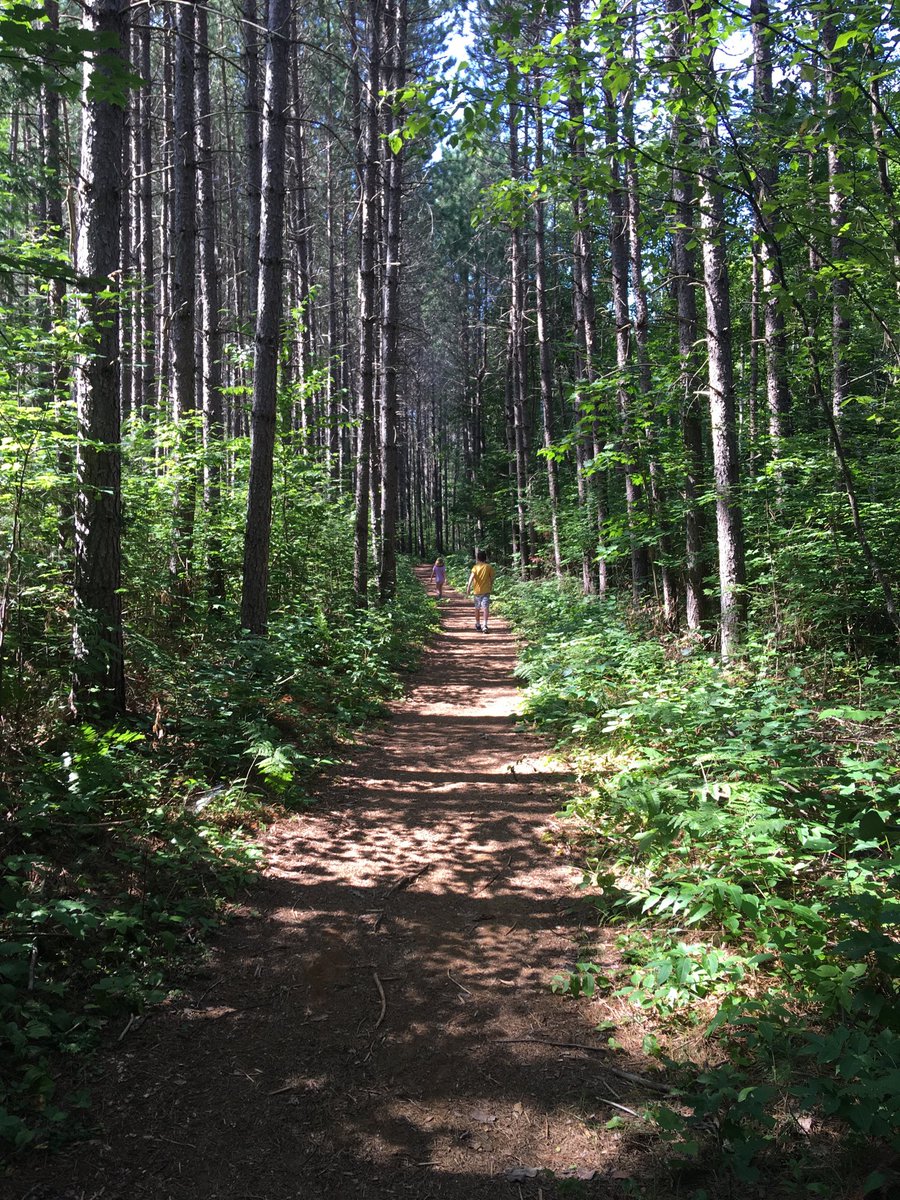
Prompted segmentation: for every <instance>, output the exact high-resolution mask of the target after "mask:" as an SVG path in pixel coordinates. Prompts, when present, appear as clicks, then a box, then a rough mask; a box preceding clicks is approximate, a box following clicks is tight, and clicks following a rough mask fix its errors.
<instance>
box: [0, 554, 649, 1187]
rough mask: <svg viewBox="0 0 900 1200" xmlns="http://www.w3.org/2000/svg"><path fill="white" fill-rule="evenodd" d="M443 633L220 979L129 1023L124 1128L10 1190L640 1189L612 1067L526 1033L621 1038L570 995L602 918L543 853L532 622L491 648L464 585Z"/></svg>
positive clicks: (554, 791)
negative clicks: (526, 699)
mask: <svg viewBox="0 0 900 1200" xmlns="http://www.w3.org/2000/svg"><path fill="white" fill-rule="evenodd" d="M419 574H420V578H421V579H422V582H423V585H424V584H425V583H426V581H427V577H428V571H427V569H425V568H422V569H420V572H419ZM441 619H442V629H441V632H440V634H439V635H438V636H437V637H436V638H435V639H434V641H433V642H432V644H431V646H430V647H429V648H428V649H427V650H426V652H425V654H424V657H423V661H422V663H421V666H420V668H419V669H418V671H417V673H416V675H415V676H414V677H413V678H412V680H411V683H410V687H409V690H408V692H407V695H406V697H405V698H404V699H403V700H400V701H398V702H396V703H394V704H393V705H392V706H391V716H390V719H389V720H388V721H387V722H386V723H385V724H384V725H382V726H379V727H378V728H376V729H374V730H371V731H370V732H369V734H368V736H367V737H366V739H365V740H364V741H363V742H362V743H361V744H360V745H359V746H358V747H357V749H356V750H355V752H354V755H353V761H352V762H351V763H350V764H349V765H344V766H342V767H341V768H339V769H337V770H336V771H335V772H334V773H333V774H332V776H331V778H329V779H327V780H326V781H325V783H324V785H323V793H324V794H323V800H322V803H321V804H320V805H318V806H317V807H316V808H315V809H314V810H313V811H311V812H308V813H304V814H301V815H298V816H296V817H293V818H291V819H289V820H284V821H281V822H280V823H278V824H277V825H275V826H274V827H273V828H272V829H271V830H270V831H269V833H268V835H267V838H266V844H267V852H268V862H269V867H268V870H267V872H266V874H265V876H264V878H263V880H262V883H261V886H260V888H259V889H258V891H257V892H256V893H255V895H254V897H253V904H254V905H255V909H254V911H253V912H252V913H250V914H248V915H246V916H245V917H243V918H242V919H240V920H238V921H237V922H235V923H234V924H233V925H232V926H230V927H229V928H228V929H226V930H225V931H224V932H223V934H222V935H221V937H220V938H219V939H218V941H217V942H216V944H215V948H214V950H213V956H212V961H211V963H210V964H209V967H208V969H207V970H206V971H205V972H204V973H203V975H202V976H201V977H198V978H192V979H191V980H190V981H189V983H188V984H187V986H186V989H185V993H184V995H182V996H180V997H179V998H177V999H175V1000H173V1001H172V1002H170V1003H169V1004H167V1005H165V1006H163V1007H162V1008H161V1009H159V1010H157V1011H155V1012H153V1013H152V1014H151V1015H150V1016H149V1017H148V1018H147V1019H146V1020H145V1021H144V1022H143V1023H142V1024H140V1026H139V1028H133V1029H131V1030H130V1031H129V1032H128V1034H127V1036H125V1037H123V1038H121V1040H119V1041H116V1038H117V1037H118V1036H119V1033H120V1031H119V1030H118V1029H116V1030H114V1031H111V1037H110V1045H109V1047H108V1048H107V1049H106V1051H105V1052H104V1054H103V1055H102V1056H101V1061H100V1078H99V1079H98V1080H94V1081H93V1083H92V1085H91V1087H92V1093H93V1095H94V1099H95V1102H96V1108H95V1116H96V1119H97V1121H98V1124H99V1128H100V1130H101V1133H100V1135H99V1136H98V1137H97V1138H96V1139H95V1140H93V1141H91V1142H88V1143H82V1144H81V1145H80V1146H74V1147H72V1148H70V1149H69V1150H68V1151H64V1152H62V1153H61V1154H58V1155H56V1156H54V1157H47V1158H46V1159H43V1160H41V1161H40V1162H39V1163H37V1164H36V1163H35V1161H34V1160H33V1159H32V1160H31V1161H30V1163H29V1164H28V1170H27V1175H26V1173H25V1171H22V1172H21V1173H17V1174H16V1175H14V1176H13V1180H14V1185H15V1186H14V1188H13V1191H12V1192H11V1193H7V1194H10V1195H12V1196H14V1197H16V1200H19V1198H22V1200H24V1197H26V1196H27V1197H28V1198H29V1200H75V1198H78V1200H100V1198H101V1197H102V1198H103V1200H118V1198H121V1200H125V1198H126V1197H127V1198H128V1200H164V1198H172V1200H197V1198H200V1200H226V1198H227V1200H282V1198H287V1197H304V1198H306V1200H310V1198H318V1197H322V1198H326V1197H328V1198H332V1197H333V1198H337V1197H345V1196H346V1197H361V1198H370V1197H371V1198H374V1197H383V1196H384V1197H386V1196H412V1197H459V1198H460V1200H462V1198H463V1197H465V1198H466V1200H477V1198H479V1197H489V1196H490V1197H497V1196H500V1197H504V1196H509V1197H510V1198H511V1200H517V1198H518V1197H519V1196H520V1195H525V1196H529V1197H530V1196H534V1197H538V1195H539V1194H540V1195H542V1196H544V1197H550V1196H554V1195H556V1184H554V1182H553V1180H552V1178H549V1177H547V1176H543V1177H541V1178H534V1177H527V1176H526V1177H524V1178H523V1179H522V1180H521V1181H519V1180H515V1179H512V1180H511V1179H510V1178H508V1176H507V1172H509V1171H510V1170H511V1169H514V1168H518V1167H525V1168H545V1169H549V1170H552V1171H554V1172H556V1173H557V1176H564V1175H565V1173H566V1172H568V1173H570V1174H571V1173H572V1172H573V1171H574V1170H576V1169H578V1170H580V1171H581V1172H582V1177H585V1176H587V1175H589V1174H590V1173H591V1172H597V1175H596V1176H595V1180H594V1182H593V1183H592V1184H590V1185H589V1187H590V1194H591V1195H613V1194H621V1193H619V1192H617V1190H616V1185H615V1184H614V1183H613V1179H614V1178H616V1176H617V1175H618V1176H619V1177H621V1172H619V1171H618V1170H617V1168H618V1163H617V1149H616V1148H617V1139H618V1138H619V1137H620V1136H621V1135H619V1134H613V1133H611V1132H608V1131H606V1130H605V1128H604V1124H605V1122H606V1121H607V1120H608V1118H609V1117H610V1116H612V1115H613V1111H614V1110H611V1109H610V1108H608V1107H606V1105H605V1100H604V1098H606V1099H609V1098H610V1097H611V1096H612V1097H621V1089H622V1084H621V1082H618V1081H615V1080H610V1078H609V1076H608V1075H607V1074H606V1072H604V1071H603V1069H602V1065H603V1063H604V1062H605V1061H606V1056H605V1055H590V1054H585V1053H583V1052H581V1051H574V1052H568V1051H565V1050H561V1049H559V1048H557V1047H553V1046H549V1045H526V1044H523V1043H521V1042H513V1043H510V1042H508V1041H507V1040H506V1039H516V1038H519V1039H526V1038H532V1037H533V1038H545V1039H549V1040H554V1041H558V1042H566V1041H575V1042H581V1043H584V1042H589V1043H591V1044H592V1045H595V1046H598V1047H599V1046H600V1045H602V1041H603V1037H604V1036H605V1035H598V1034H597V1033H596V1032H594V1030H593V1024H594V1022H596V1021H597V1019H598V1010H597V1009H596V1007H594V1006H590V1005H586V1004H584V1003H574V1002H571V1001H570V1002H565V1001H563V1000H561V999H560V998H559V997H557V996H554V995H552V994H551V993H550V991H549V987H548V985H549V982H550V979H551V977H552V976H553V974H554V973H555V972H556V971H557V970H564V969H565V968H566V967H567V966H569V965H571V962H572V959H573V955H574V953H575V948H576V944H577V942H578V940H579V930H578V925H579V913H580V912H581V911H582V910H581V907H580V906H581V902H580V901H579V899H578V893H577V890H576V888H577V883H578V879H579V874H578V872H577V871H576V870H575V869H574V867H573V866H572V865H571V864H570V863H569V862H567V860H566V859H565V858H564V857H560V856H558V855H557V854H555V853H554V852H553V850H552V848H551V847H550V846H548V844H547V842H546V841H545V840H542V837H541V835H542V832H543V831H544V830H545V829H546V828H547V826H548V824H550V823H552V818H553V813H554V810H555V807H556V805H557V802H558V800H559V798H560V795H561V787H562V780H561V777H560V776H559V774H558V772H557V773H554V770H553V768H552V767H551V766H550V765H549V764H548V762H547V759H546V758H545V755H546V750H547V747H546V746H545V745H544V744H542V743H541V742H540V740H539V739H537V738H536V737H535V736H534V735H532V734H530V733H528V732H523V731H521V730H520V729H518V728H517V726H516V721H515V715H514V714H515V707H516V700H517V689H516V685H515V682H514V679H513V676H512V670H513V667H514V664H515V654H516V649H515V643H514V640H513V637H512V635H511V633H510V631H509V628H508V627H507V626H506V625H505V623H504V622H502V621H500V620H497V619H495V620H494V621H493V627H492V630H491V632H490V634H488V635H487V636H485V635H482V634H478V633H476V632H475V629H474V623H473V617H472V609H471V606H470V604H469V602H468V601H467V600H466V599H464V598H463V597H462V596H460V595H459V594H458V593H454V592H453V591H452V590H451V589H448V599H447V600H446V601H445V603H444V605H443V606H442V618H441ZM617 1062H619V1063H620V1065H626V1066H627V1065H628V1064H627V1063H621V1062H620V1060H618V1059H617ZM626 1087H627V1085H626ZM619 1149H620V1150H624V1145H623V1146H620V1147H619ZM24 1165H25V1164H23V1166H24ZM532 1175H533V1172H532ZM582 1186H584V1185H582ZM16 1187H18V1190H16ZM607 1189H609V1190H607Z"/></svg>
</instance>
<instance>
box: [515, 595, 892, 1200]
mask: <svg viewBox="0 0 900 1200" xmlns="http://www.w3.org/2000/svg"><path fill="white" fill-rule="evenodd" d="M500 590H501V601H500V602H501V604H502V607H503V610H504V612H505V613H506V614H507V615H508V616H509V617H510V618H511V619H512V620H513V622H514V624H515V626H516V628H517V630H518V632H519V633H520V634H522V635H523V636H524V638H525V639H526V640H527V647H526V648H525V650H524V651H523V654H522V659H521V665H520V668H519V670H520V674H521V676H522V678H523V680H524V681H525V683H526V684H527V692H526V700H525V716H526V718H527V719H528V720H530V721H533V722H535V723H536V724H537V725H539V726H540V727H541V728H543V729H544V730H546V731H548V732H550V733H552V734H554V735H555V736H556V737H557V739H558V740H559V742H560V743H561V744H562V746H563V747H564V748H565V752H566V754H567V756H568V757H569V758H570V759H571V760H572V761H573V762H574V763H575V764H576V765H577V768H578V774H579V783H580V786H579V787H578V789H577V791H576V792H575V794H574V795H573V797H572V798H571V800H570V802H569V804H568V806H567V809H566V812H567V814H568V815H569V816H570V817H572V818H574V819H575V821H576V822H577V823H578V825H579V827H580V829H581V834H580V836H579V839H578V841H579V846H580V851H581V852H582V853H583V857H584V861H585V873H584V888H585V892H586V894H587V895H588V896H589V897H590V898H591V899H592V901H593V903H594V904H595V905H596V908H597V913H598V921H599V922H601V923H602V924H603V925H604V926H605V927H606V929H607V931H609V930H611V929H615V930H617V931H618V937H617V940H616V952H615V953H614V954H610V955H607V956H606V957H605V958H604V956H600V957H599V959H598V961H594V958H593V957H592V955H591V953H590V952H588V953H586V954H584V955H583V961H580V962H578V963H577V965H576V966H575V968H574V970H572V971H571V973H570V974H568V975H566V976H562V977H559V978H557V980H556V981H555V984H554V986H555V987H556V988H557V989H558V990H560V991H562V992H565V993H568V994H570V995H572V996H587V997H596V998H597V999H598V1000H600V999H604V998H605V999H608V998H609V997H611V996H615V997H618V1001H617V1008H618V1010H619V1011H621V1003H622V1001H623V1000H624V1001H627V1004H628V1006H629V1008H630V1011H631V1012H632V1013H633V1014H634V1022H635V1025H636V1026H637V1027H639V1028H644V1029H649V1030H652V1031H654V1032H650V1033H648V1034H647V1036H646V1037H645V1039H644V1049H645V1050H646V1051H649V1052H650V1053H653V1054H656V1055H657V1056H658V1057H660V1058H661V1059H662V1060H663V1061H664V1062H665V1063H666V1065H667V1066H668V1067H669V1068H671V1071H672V1078H674V1079H675V1080H677V1081H678V1089H677V1092H676V1093H675V1095H674V1096H673V1099H672V1102H671V1103H665V1104H660V1105H656V1106H653V1107H651V1108H650V1109H648V1110H647V1113H646V1115H647V1116H650V1117H652V1119H653V1120H654V1121H655V1122H656V1125H657V1126H658V1128H659V1129H660V1130H661V1131H662V1134H663V1136H664V1137H665V1138H666V1139H667V1140H668V1141H669V1142H670V1143H671V1154H672V1156H673V1158H674V1160H675V1161H681V1162H684V1163H685V1164H688V1165H689V1164H691V1163H693V1164H694V1165H695V1166H696V1164H697V1162H698V1161H699V1162H703V1161H707V1162H709V1161H715V1162H716V1163H717V1164H718V1165H719V1167H720V1168H723V1167H727V1169H728V1170H729V1171H732V1172H734V1173H736V1174H737V1176H738V1177H739V1178H743V1179H746V1180H751V1179H754V1178H757V1179H758V1178H760V1177H761V1176H762V1177H767V1176H768V1175H769V1173H770V1172H773V1171H777V1172H778V1173H779V1175H780V1177H781V1178H783V1179H787V1178H790V1179H792V1180H793V1185H795V1186H796V1188H797V1191H794V1192H792V1193H791V1194H798V1192H802V1194H809V1195H837V1194H841V1192H840V1189H839V1188H838V1189H836V1188H835V1183H834V1178H833V1172H834V1169H835V1162H836V1153H837V1150H836V1148H840V1154H845V1153H846V1154H850V1155H852V1154H853V1153H854V1146H856V1147H860V1146H864V1145H868V1147H869V1152H868V1154H867V1157H866V1165H865V1168H864V1170H863V1172H862V1175H863V1177H864V1178H865V1183H864V1185H863V1190H862V1192H861V1193H858V1194H869V1193H874V1192H875V1191H876V1190H877V1189H878V1188H879V1187H881V1186H882V1185H884V1184H886V1182H887V1181H888V1180H889V1179H892V1178H893V1176H892V1175H891V1165H890V1164H892V1163H894V1162H895V1161H896V1158H895V1156H896V1153H897V1151H898V1150H900V1121H898V1113H900V1016H898V1012H900V1008H898V1004H897V1001H898V980H900V940H898V928H900V902H898V898H897V893H898V882H900V824H898V822H897V816H896V813H897V801H898V796H900V731H898V724H897V709H898V688H897V685H898V671H897V669H896V668H895V667H893V666H890V665H885V664H884V663H879V662H878V661H876V660H874V659H869V660H865V659H862V658H860V657H859V656H858V655H853V656H852V657H851V656H850V655H848V654H843V653H840V652H836V651H834V649H833V648H832V649H829V651H828V652H827V653H826V652H824V651H816V650H812V649H809V648H807V649H805V650H804V651H803V652H795V653H788V652H786V651H785V649H784V647H783V646H782V647H779V648H776V646H775V645H774V643H772V642H766V641H758V642H755V643H753V642H751V643H750V644H749V645H748V646H747V651H746V655H745V656H744V657H743V659H742V661H740V662H739V663H734V664H733V665H731V666H727V667H723V666H722V665H721V663H720V662H719V661H718V659H717V658H716V657H714V656H713V655H712V654H711V653H710V652H708V650H707V649H705V648H704V646H703V645H702V643H700V642H697V641H693V642H692V641H688V640H686V639H682V640H678V639H675V638H669V639H663V640H660V639H659V638H658V637H656V636H653V635H652V633H651V632H650V631H649V630H647V629H645V628H642V627H641V625H640V622H638V621H636V619H635V618H634V617H633V615H629V613H628V612H627V611H626V610H624V609H623V608H621V607H617V606H616V605H615V603H614V602H609V603H606V602H601V601H598V600H597V599H590V598H589V599H585V598H583V597H581V596H580V595H577V594H575V593H574V592H567V591H565V590H562V591H561V590H560V589H559V588H558V587H557V586H556V585H555V584H511V585H510V584H507V585H506V586H503V585H502V584H501V589H500ZM602 1027H603V1026H602V1025H601V1028H602ZM699 1034H702V1038H701V1037H700V1036H698V1035H699ZM701 1043H702V1046H701ZM691 1047H693V1050H694V1051H695V1052H694V1053H693V1054H691V1053H690V1052H689V1048H691ZM692 1059H693V1061H692ZM823 1147H828V1149H827V1153H826V1152H824V1151H823ZM872 1147H880V1150H878V1151H877V1152H876V1151H873V1150H872ZM785 1151H788V1152H789V1153H788V1154H787V1155H785ZM711 1153H712V1155H713V1158H712V1159H710V1157H709V1156H710V1154H711ZM776 1163H777V1164H778V1165H775V1164H776ZM786 1164H787V1165H786ZM785 1171H788V1176H785V1175H784V1172H785Z"/></svg>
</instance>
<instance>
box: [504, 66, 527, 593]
mask: <svg viewBox="0 0 900 1200" xmlns="http://www.w3.org/2000/svg"><path fill="white" fill-rule="evenodd" d="M517 78H518V77H517V75H516V74H515V73H514V72H513V71H512V70H510V72H509V74H508V84H509V87H510V90H511V89H512V88H513V87H514V86H515V82H516V80H517ZM519 115H520V108H519V102H518V99H516V100H510V102H509V171H510V178H512V179H513V180H518V179H519V178H520V177H521V168H520V163H519ZM509 257H510V264H509V272H510V290H511V294H510V307H509V355H510V366H511V372H510V377H509V417H510V419H511V429H510V433H511V446H510V450H511V455H512V465H513V468H514V477H515V497H516V522H517V541H518V554H519V573H520V574H521V575H522V577H523V578H524V577H525V576H526V575H527V573H528V555H529V548H528V542H529V538H528V468H527V463H526V451H527V436H526V429H525V388H526V365H525V363H526V350H525V247H524V239H523V234H522V226H521V223H520V221H519V219H518V217H516V218H515V219H514V223H513V227H512V229H511V231H510V251H509Z"/></svg>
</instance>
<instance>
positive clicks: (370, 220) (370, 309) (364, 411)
mask: <svg viewBox="0 0 900 1200" xmlns="http://www.w3.org/2000/svg"><path fill="white" fill-rule="evenodd" d="M367 25H368V35H369V36H368V43H369V53H368V60H369V61H368V72H367V75H366V87H365V94H364V95H363V94H362V91H363V89H362V88H361V87H360V93H361V94H360V105H361V109H362V114H361V119H360V126H361V130H362V150H361V163H360V169H359V178H360V239H359V277H358V294H359V364H358V372H359V396H358V401H357V416H358V420H359V435H358V450H357V456H356V460H357V461H356V497H355V501H356V504H355V522H354V546H353V589H354V592H355V594H356V603H357V605H358V606H359V607H360V608H365V607H367V605H368V588H369V503H370V501H369V491H370V487H371V470H372V451H373V442H374V436H373V432H374V429H373V427H374V411H375V328H376V324H377V319H378V317H377V312H376V305H375V300H376V287H375V285H376V262H375V254H376V246H377V237H378V229H377V220H378V206H377V194H376V188H377V183H378V179H377V175H378V125H379V122H378V95H379V89H380V87H381V66H380V55H381V36H380V34H381V29H380V26H381V3H380V0H368V5H367ZM359 65H361V64H359ZM359 74H360V76H361V74H362V72H361V71H360V72H359Z"/></svg>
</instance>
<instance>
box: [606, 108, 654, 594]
mask: <svg viewBox="0 0 900 1200" xmlns="http://www.w3.org/2000/svg"><path fill="white" fill-rule="evenodd" d="M605 109H606V145H607V148H608V150H609V152H610V153H609V168H610V174H611V176H612V184H611V186H610V189H609V197H608V203H609V258H610V271H611V275H612V280H611V290H612V307H613V320H614V321H615V327H616V366H617V368H618V375H619V382H618V389H617V392H618V409H619V423H620V431H621V441H622V452H623V453H622V457H623V459H624V473H625V509H626V513H627V516H628V540H629V543H630V545H631V594H632V600H633V601H634V603H635V604H640V603H642V601H643V599H644V596H645V594H646V591H647V583H648V580H649V576H650V564H649V559H648V555H647V547H646V545H645V544H644V541H643V538H642V536H641V533H640V530H639V524H640V516H641V507H642V499H643V497H642V492H643V489H642V488H641V486H640V485H639V484H638V483H637V482H636V476H637V474H638V465H637V461H636V455H635V446H634V440H635V439H634V431H633V425H634V419H633V413H632V409H633V405H634V397H633V383H632V380H633V377H634V366H633V361H632V349H631V338H632V323H631V307H630V304H629V295H628V213H627V209H626V195H625V189H624V187H623V186H622V181H621V171H620V167H619V163H618V158H617V154H618V151H619V148H620V147H619V116H618V111H617V109H616V105H615V102H614V100H613V98H612V95H611V94H610V93H609V92H607V93H606V101H605Z"/></svg>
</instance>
